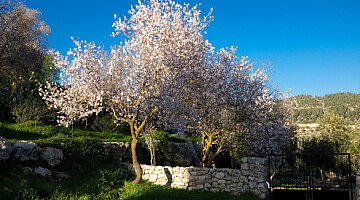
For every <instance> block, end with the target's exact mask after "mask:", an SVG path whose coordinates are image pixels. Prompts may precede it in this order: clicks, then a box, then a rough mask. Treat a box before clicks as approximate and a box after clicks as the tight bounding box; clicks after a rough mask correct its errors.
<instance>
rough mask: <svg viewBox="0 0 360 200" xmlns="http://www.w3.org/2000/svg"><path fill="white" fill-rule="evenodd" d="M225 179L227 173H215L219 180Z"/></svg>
mask: <svg viewBox="0 0 360 200" xmlns="http://www.w3.org/2000/svg"><path fill="white" fill-rule="evenodd" d="M224 177H225V173H224V172H217V173H215V178H217V179H223V178H224Z"/></svg>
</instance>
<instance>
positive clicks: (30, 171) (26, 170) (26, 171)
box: [22, 167, 34, 174]
mask: <svg viewBox="0 0 360 200" xmlns="http://www.w3.org/2000/svg"><path fill="white" fill-rule="evenodd" d="M22 170H23V173H24V174H34V169H33V168H31V167H23V168H22Z"/></svg>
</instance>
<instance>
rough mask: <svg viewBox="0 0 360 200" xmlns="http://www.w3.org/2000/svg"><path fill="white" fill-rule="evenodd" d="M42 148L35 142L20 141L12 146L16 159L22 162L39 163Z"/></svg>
mask: <svg viewBox="0 0 360 200" xmlns="http://www.w3.org/2000/svg"><path fill="white" fill-rule="evenodd" d="M39 151H40V147H39V146H38V145H37V144H35V143H34V142H27V141H20V142H16V143H15V144H14V145H13V146H12V152H14V157H15V158H16V159H18V160H20V161H28V160H33V161H37V160H38V158H39V156H38V154H39Z"/></svg>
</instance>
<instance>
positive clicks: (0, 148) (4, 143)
mask: <svg viewBox="0 0 360 200" xmlns="http://www.w3.org/2000/svg"><path fill="white" fill-rule="evenodd" d="M10 154H11V142H10V141H9V140H7V139H5V138H3V137H0V161H5V160H7V159H8V158H9V156H10Z"/></svg>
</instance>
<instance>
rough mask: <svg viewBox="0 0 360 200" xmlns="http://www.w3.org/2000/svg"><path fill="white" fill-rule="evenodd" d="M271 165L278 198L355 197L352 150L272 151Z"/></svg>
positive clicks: (271, 181) (273, 189)
mask: <svg viewBox="0 0 360 200" xmlns="http://www.w3.org/2000/svg"><path fill="white" fill-rule="evenodd" d="M268 167H269V170H268V172H269V174H268V178H269V180H268V182H269V188H270V196H271V197H272V198H273V199H274V200H278V199H292V200H295V199H306V200H321V199H338V200H340V199H344V200H353V188H352V181H353V180H352V176H351V175H352V173H351V161H350V154H349V153H331V154H326V153H322V154H320V153H312V154H270V155H268ZM287 195H288V196H287ZM289 195H290V196H289Z"/></svg>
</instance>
